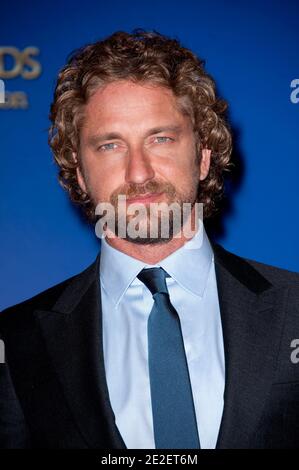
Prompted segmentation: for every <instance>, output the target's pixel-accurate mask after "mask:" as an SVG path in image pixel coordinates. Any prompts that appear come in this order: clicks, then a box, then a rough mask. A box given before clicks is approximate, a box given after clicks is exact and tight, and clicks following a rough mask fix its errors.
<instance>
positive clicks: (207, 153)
mask: <svg viewBox="0 0 299 470" xmlns="http://www.w3.org/2000/svg"><path fill="white" fill-rule="evenodd" d="M210 164H211V150H210V149H206V148H205V149H202V151H201V161H200V167H199V179H200V181H202V180H204V179H206V177H207V176H208V174H209V169H210Z"/></svg>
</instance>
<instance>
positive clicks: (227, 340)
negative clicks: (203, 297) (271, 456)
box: [214, 246, 286, 449]
mask: <svg viewBox="0 0 299 470" xmlns="http://www.w3.org/2000/svg"><path fill="white" fill-rule="evenodd" d="M214 253H215V269H216V277H217V286H218V294H219V302H220V311H221V318H222V328H223V337H224V349H225V368H226V377H225V393H224V411H223V416H222V422H221V426H220V431H219V435H218V441H217V448H222V449H223V448H250V442H254V438H255V437H256V436H255V433H256V432H257V429H258V423H259V419H260V418H261V416H262V412H263V408H264V405H265V401H266V399H267V395H268V393H269V391H270V387H271V384H272V381H273V380H274V373H275V367H276V362H277V355H278V348H279V340H280V337H281V331H282V322H283V318H284V314H283V310H284V299H285V295H286V289H284V288H280V289H277V288H275V287H273V286H272V285H271V284H270V283H269V282H268V281H267V280H266V279H265V278H264V277H263V276H262V275H261V274H259V272H258V271H256V270H255V269H254V268H253V267H252V266H251V265H250V264H249V263H247V262H246V261H244V260H243V259H240V258H239V257H237V256H235V255H233V254H231V253H228V252H226V251H225V250H224V249H223V248H221V247H220V246H214Z"/></svg>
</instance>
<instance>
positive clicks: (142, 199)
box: [127, 193, 162, 203]
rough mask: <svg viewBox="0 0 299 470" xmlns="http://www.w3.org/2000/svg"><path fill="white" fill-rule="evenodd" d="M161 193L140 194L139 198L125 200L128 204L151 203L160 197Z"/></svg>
mask: <svg viewBox="0 0 299 470" xmlns="http://www.w3.org/2000/svg"><path fill="white" fill-rule="evenodd" d="M161 194H162V193H149V194H142V195H140V196H136V197H135V198H130V199H127V202H128V203H133V202H152V201H154V200H155V199H156V198H157V197H159V196H161Z"/></svg>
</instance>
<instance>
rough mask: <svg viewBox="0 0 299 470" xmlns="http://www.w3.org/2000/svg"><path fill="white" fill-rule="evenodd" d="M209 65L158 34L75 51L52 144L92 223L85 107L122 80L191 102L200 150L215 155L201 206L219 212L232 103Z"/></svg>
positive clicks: (63, 76) (60, 83)
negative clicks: (82, 136) (82, 179)
mask: <svg viewBox="0 0 299 470" xmlns="http://www.w3.org/2000/svg"><path fill="white" fill-rule="evenodd" d="M204 64H205V62H204V61H203V60H201V59H200V58H198V57H197V56H196V55H195V54H194V53H193V52H191V51H190V50H189V49H186V48H185V47H182V45H181V44H180V43H179V41H178V40H177V39H171V38H169V37H166V36H164V35H162V34H160V33H158V32H156V31H153V32H152V31H151V32H147V31H144V30H142V29H137V30H134V31H133V33H131V34H130V33H127V32H123V31H118V32H116V33H114V34H112V35H111V36H109V37H108V38H106V39H104V40H102V41H97V42H95V43H93V44H88V45H86V46H85V47H83V48H81V49H79V50H77V51H75V52H74V53H72V55H71V56H70V58H69V60H68V62H67V64H66V65H65V66H64V67H63V68H62V70H61V71H60V72H59V75H58V79H57V84H56V88H55V92H54V100H53V103H52V105H51V111H50V120H51V127H50V129H49V144H50V146H51V148H52V151H53V154H54V159H55V161H56V163H57V164H58V167H59V182H60V184H61V185H62V187H63V188H65V189H66V190H67V191H68V193H69V196H70V198H71V200H72V201H73V202H75V203H76V204H79V205H81V206H82V207H83V209H84V212H85V214H86V216H87V218H88V220H89V221H93V220H95V214H94V204H93V202H92V200H91V198H90V197H89V195H88V194H87V193H85V192H83V191H82V190H81V188H80V186H79V184H78V181H77V174H76V168H77V166H79V167H81V164H80V159H78V160H76V161H75V160H74V158H73V152H74V153H75V154H77V153H78V148H79V129H80V125H81V123H82V120H83V119H84V105H86V104H87V102H88V99H89V98H90V96H91V95H92V93H93V92H94V91H95V90H96V89H98V88H99V87H100V86H102V85H104V84H107V83H111V82H113V81H117V80H123V79H126V80H132V81H134V82H138V83H140V82H150V83H152V84H156V85H160V86H164V87H167V88H168V89H170V90H172V92H173V93H174V95H175V96H176V97H177V98H178V99H179V100H180V101H181V102H183V103H185V106H184V108H185V109H184V111H185V112H187V113H188V114H189V115H190V118H191V119H192V123H193V129H194V132H195V136H196V142H197V150H198V155H200V150H201V149H203V148H208V149H210V150H211V165H210V170H209V174H208V176H207V178H206V179H205V180H203V181H201V182H200V185H199V192H198V201H199V202H202V203H203V208H204V217H210V216H211V215H212V214H213V213H214V212H215V211H216V209H217V204H216V202H217V200H218V199H220V197H221V195H222V193H223V175H224V171H226V170H228V169H229V168H230V157H231V152H232V137H231V131H230V127H229V125H228V123H227V121H226V118H225V113H226V110H227V103H226V102H225V101H224V100H223V99H220V98H218V97H217V96H216V89H215V82H214V80H213V79H212V77H211V76H210V75H209V74H207V73H206V72H205V70H204Z"/></svg>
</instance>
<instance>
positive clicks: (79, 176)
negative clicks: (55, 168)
mask: <svg viewBox="0 0 299 470" xmlns="http://www.w3.org/2000/svg"><path fill="white" fill-rule="evenodd" d="M72 156H73V160H74V162H75V163H78V156H77V154H76V153H75V152H73V153H72ZM76 174H77V181H78V184H79V186H80V188H81V190H82V191H83V192H84V193H86V192H87V191H86V184H85V181H84V178H83V175H82V171H81V168H80V165H79V164H78V165H77V168H76Z"/></svg>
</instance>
